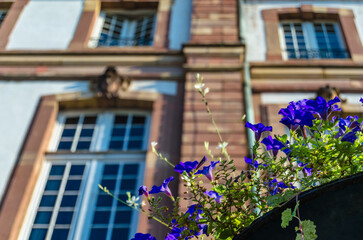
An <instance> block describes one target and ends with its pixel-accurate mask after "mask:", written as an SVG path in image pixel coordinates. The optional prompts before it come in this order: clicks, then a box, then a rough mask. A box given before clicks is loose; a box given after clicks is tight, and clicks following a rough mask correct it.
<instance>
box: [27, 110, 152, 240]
mask: <svg viewBox="0 0 363 240" xmlns="http://www.w3.org/2000/svg"><path fill="white" fill-rule="evenodd" d="M149 121H150V116H149V114H148V113H144V112H137V113H115V112H103V113H92V112H90V113H85V114H77V113H62V114H60V115H59V117H58V121H57V126H56V129H55V132H54V134H53V140H52V143H51V144H50V151H51V152H49V153H47V154H46V156H45V163H44V166H43V170H42V175H41V176H40V178H39V181H38V185H37V189H36V191H35V193H34V196H33V200H32V204H31V205H30V207H29V210H28V216H27V219H26V222H27V223H26V224H25V226H26V227H25V228H26V229H25V230H24V231H23V232H24V235H25V236H24V237H23V238H24V239H30V240H35V239H36V240H42V239H51V240H56V239H62V240H64V239H107V240H113V239H119V240H122V239H125V240H128V239H130V237H131V236H132V235H133V234H135V232H136V229H137V221H138V213H137V212H136V211H132V209H130V208H129V207H127V206H124V205H123V204H122V203H119V202H118V201H117V200H116V199H113V198H111V197H110V196H108V195H107V194H106V193H104V192H103V191H101V190H100V189H99V188H98V184H101V185H102V186H105V187H107V188H108V189H109V190H110V191H111V192H112V193H113V194H114V195H115V196H117V197H118V198H120V199H123V200H126V198H127V195H126V192H131V193H132V194H135V193H136V191H137V187H138V186H140V185H142V181H143V179H142V178H143V172H144V160H145V152H144V150H146V144H147V140H148V126H149Z"/></svg>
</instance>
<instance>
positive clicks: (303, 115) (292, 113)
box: [279, 103, 315, 131]
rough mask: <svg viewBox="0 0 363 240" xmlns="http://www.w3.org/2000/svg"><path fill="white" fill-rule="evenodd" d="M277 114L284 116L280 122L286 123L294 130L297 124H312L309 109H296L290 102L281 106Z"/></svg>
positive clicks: (312, 117)
mask: <svg viewBox="0 0 363 240" xmlns="http://www.w3.org/2000/svg"><path fill="white" fill-rule="evenodd" d="M279 114H280V115H282V116H284V117H283V118H282V119H281V121H280V123H282V124H284V125H286V126H287V127H288V128H289V129H291V130H293V131H295V130H296V129H297V128H298V127H299V126H301V127H304V126H309V127H312V126H313V120H314V119H315V117H314V115H313V114H312V113H311V112H309V111H301V110H299V109H296V108H295V107H294V105H292V104H291V103H290V105H289V106H287V108H281V109H280V111H279Z"/></svg>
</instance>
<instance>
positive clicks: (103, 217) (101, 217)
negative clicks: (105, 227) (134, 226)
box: [93, 211, 111, 224]
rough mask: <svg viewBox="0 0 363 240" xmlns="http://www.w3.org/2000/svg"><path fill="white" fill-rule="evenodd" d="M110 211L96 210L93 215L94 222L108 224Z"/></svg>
mask: <svg viewBox="0 0 363 240" xmlns="http://www.w3.org/2000/svg"><path fill="white" fill-rule="evenodd" d="M110 214H111V212H110V211H96V212H95V215H94V217H93V223H94V224H108V220H109V219H110Z"/></svg>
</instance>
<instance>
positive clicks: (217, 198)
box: [204, 191, 223, 203]
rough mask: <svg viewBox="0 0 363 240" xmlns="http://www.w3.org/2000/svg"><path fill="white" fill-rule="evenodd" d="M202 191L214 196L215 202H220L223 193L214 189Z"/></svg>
mask: <svg viewBox="0 0 363 240" xmlns="http://www.w3.org/2000/svg"><path fill="white" fill-rule="evenodd" d="M204 193H205V194H207V195H208V196H209V197H211V198H214V199H215V200H216V202H217V203H221V202H222V198H223V195H219V194H218V193H217V192H216V191H207V192H204Z"/></svg>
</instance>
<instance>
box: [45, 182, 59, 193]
mask: <svg viewBox="0 0 363 240" xmlns="http://www.w3.org/2000/svg"><path fill="white" fill-rule="evenodd" d="M60 185H61V180H48V181H47V185H46V186H45V190H46V191H57V190H58V189H59V187H60Z"/></svg>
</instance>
